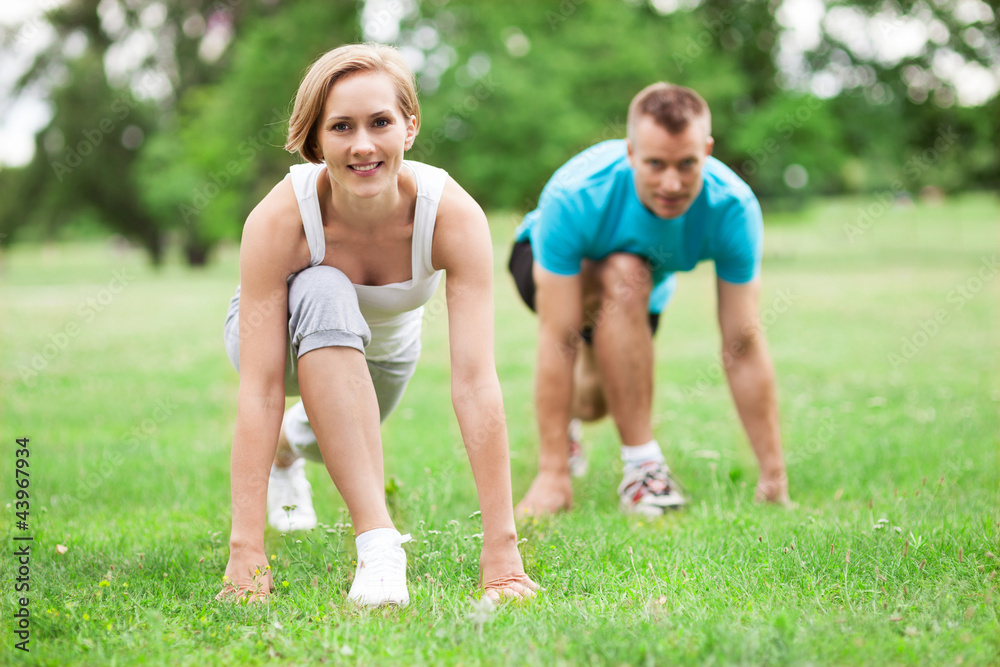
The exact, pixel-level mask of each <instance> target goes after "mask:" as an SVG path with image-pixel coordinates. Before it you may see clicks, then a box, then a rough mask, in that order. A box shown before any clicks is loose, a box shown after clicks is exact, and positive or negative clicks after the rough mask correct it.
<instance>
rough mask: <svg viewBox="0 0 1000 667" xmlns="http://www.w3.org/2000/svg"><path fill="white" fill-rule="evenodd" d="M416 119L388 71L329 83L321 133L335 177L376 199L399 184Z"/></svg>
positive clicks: (355, 193) (363, 196)
mask: <svg viewBox="0 0 1000 667" xmlns="http://www.w3.org/2000/svg"><path fill="white" fill-rule="evenodd" d="M416 125H417V121H416V117H414V116H409V117H406V116H404V115H403V112H402V111H401V110H400V108H399V103H398V102H397V100H396V88H395V86H394V85H393V82H392V79H390V78H389V77H388V75H386V74H384V73H382V72H362V73H358V74H352V75H350V76H348V77H346V78H344V79H341V80H340V81H338V82H337V83H335V84H334V85H333V87H332V88H331V89H330V93H329V95H327V98H326V103H325V104H324V105H323V113H322V115H321V116H320V124H319V128H318V131H317V134H316V139H317V141H318V143H319V152H320V153H321V154H322V156H323V159H324V161H325V162H326V168H327V171H328V172H329V173H330V176H331V177H332V178H333V180H334V181H335V182H336V183H338V184H339V185H340V186H341V187H342V188H343V189H344V190H346V191H347V192H348V193H349V194H351V195H352V196H354V197H357V198H359V199H372V198H374V197H377V196H379V195H380V194H382V193H384V192H387V191H389V189H390V188H395V187H396V179H397V177H398V175H399V170H400V169H401V168H402V165H403V152H404V151H405V150H407V149H408V148H410V146H412V145H413V139H414V137H416V134H417V131H416Z"/></svg>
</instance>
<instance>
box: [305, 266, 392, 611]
mask: <svg viewBox="0 0 1000 667" xmlns="http://www.w3.org/2000/svg"><path fill="white" fill-rule="evenodd" d="M288 305H289V322H288V329H289V334H290V336H291V347H292V350H293V352H294V353H295V355H296V357H297V359H298V385H299V390H300V392H301V395H302V404H303V406H304V408H305V411H306V412H307V413H308V415H309V426H310V427H311V430H312V432H313V433H314V434H315V437H316V442H317V446H318V448H319V452H320V454H321V455H322V458H323V461H324V463H325V464H326V469H327V471H328V472H329V473H330V477H331V478H332V479H333V482H334V484H336V486H337V489H338V490H339V491H340V495H341V496H342V497H343V498H344V502H345V504H346V505H347V509H348V511H349V512H350V514H351V521H352V523H353V525H354V531H355V534H356V535H357V540H356V542H357V546H358V568H357V571H356V573H355V578H354V582H353V584H352V586H351V591H350V593H349V597H350V598H351V599H352V600H354V601H356V602H358V603H361V604H364V605H371V606H376V605H382V604H406V603H407V602H409V594H408V593H407V590H406V553H405V552H404V551H403V549H402V548H401V546H400V545H401V544H402V542H403V541H404V538H403V537H402V536H401V535H400V534H399V532H398V531H397V530H396V529H395V527H394V526H393V524H392V519H390V518H389V512H388V509H387V508H386V503H385V479H384V474H383V467H382V435H381V430H380V426H381V425H380V420H379V404H378V397H377V396H376V393H375V387H374V385H373V384H372V377H371V374H370V372H369V367H368V364H367V362H366V360H365V355H364V347H365V345H366V344H367V343H368V341H369V339H370V335H371V334H370V331H369V329H368V325H367V323H366V322H365V320H364V318H363V316H362V315H361V310H360V308H359V307H358V302H357V295H356V294H355V291H354V286H353V285H352V284H351V282H350V280H348V278H347V276H345V275H344V274H343V273H342V272H341V271H338V270H337V269H334V268H332V267H328V266H317V267H312V268H309V269H306V270H305V271H302V272H300V273H299V274H298V275H296V277H295V278H294V279H293V280H292V283H291V284H290V285H289V290H288Z"/></svg>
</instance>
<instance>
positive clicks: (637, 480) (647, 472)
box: [624, 463, 670, 501]
mask: <svg viewBox="0 0 1000 667" xmlns="http://www.w3.org/2000/svg"><path fill="white" fill-rule="evenodd" d="M633 474H634V475H635V477H634V478H633V479H631V480H629V481H628V483H627V484H625V485H624V486H625V491H624V493H626V494H628V495H629V496H631V497H632V499H633V501H638V500H639V499H640V498H642V496H644V495H645V494H646V493H652V494H655V495H662V494H665V493H668V492H669V491H670V477H669V476H668V475H667V472H666V471H665V470H664V469H663V468H662V467H661V466H660V465H659V464H655V463H652V464H650V463H646V464H643V465H642V466H640V467H639V468H638V469H637V470H636V471H635V473H633Z"/></svg>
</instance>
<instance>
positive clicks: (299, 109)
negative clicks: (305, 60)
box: [285, 43, 420, 164]
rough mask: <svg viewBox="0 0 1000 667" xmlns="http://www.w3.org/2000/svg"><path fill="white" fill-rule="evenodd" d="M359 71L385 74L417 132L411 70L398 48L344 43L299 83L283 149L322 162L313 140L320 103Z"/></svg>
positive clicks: (417, 107)
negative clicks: (331, 91)
mask: <svg viewBox="0 0 1000 667" xmlns="http://www.w3.org/2000/svg"><path fill="white" fill-rule="evenodd" d="M360 72H381V73H384V74H386V75H387V76H388V77H389V78H390V79H391V80H392V83H393V85H394V86H395V88H396V101H397V102H398V103H399V109H400V111H402V112H403V116H404V117H405V118H409V117H410V116H415V117H416V119H417V131H418V132H419V131H420V104H419V103H418V102H417V88H416V85H415V84H414V81H413V72H411V71H410V68H409V66H407V64H406V61H405V60H403V56H402V55H400V53H399V51H398V50H397V49H396V48H394V47H392V46H387V45H385V44H374V43H367V44H345V45H344V46H340V47H338V48H336V49H333V50H332V51H327V52H326V53H324V54H323V55H322V56H320V57H319V59H318V60H317V61H316V62H315V63H313V65H312V67H310V68H309V71H308V72H306V75H305V77H304V78H303V79H302V83H301V84H299V90H298V92H297V93H296V94H295V105H294V107H293V108H292V117H291V118H290V119H289V121H288V141H286V142H285V150H286V151H288V152H289V153H296V152H297V153H299V155H301V156H302V157H303V158H305V159H306V160H308V161H309V162H312V163H315V164H319V163H320V162H322V161H323V156H322V155H321V154H320V153H319V143H318V142H317V141H316V134H317V129H318V126H319V121H320V116H321V115H322V114H323V105H324V104H325V103H326V98H327V96H329V94H330V89H331V88H333V85H334V84H335V83H337V82H338V81H340V80H341V79H343V78H345V77H348V76H351V75H352V74H357V73H360Z"/></svg>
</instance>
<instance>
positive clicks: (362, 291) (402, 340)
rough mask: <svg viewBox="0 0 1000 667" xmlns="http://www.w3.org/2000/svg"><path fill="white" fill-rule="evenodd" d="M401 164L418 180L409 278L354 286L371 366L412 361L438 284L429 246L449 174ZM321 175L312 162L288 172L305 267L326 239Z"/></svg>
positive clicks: (320, 254)
mask: <svg viewBox="0 0 1000 667" xmlns="http://www.w3.org/2000/svg"><path fill="white" fill-rule="evenodd" d="M403 164H404V165H406V166H407V167H409V169H410V171H411V172H413V175H414V176H415V177H416V181H417V206H416V210H415V211H414V214H413V243H412V249H411V255H410V257H411V263H412V267H413V274H412V276H411V277H410V279H409V280H407V281H404V282H401V283H391V284H389V285H377V286H372V285H357V284H356V285H354V291H355V292H357V295H358V305H359V306H361V314H362V315H364V317H365V321H366V322H367V323H368V327H369V328H370V329H371V333H372V337H371V342H370V343H369V344H368V347H367V348H365V357H366V358H367V359H370V360H371V361H385V360H388V359H394V358H398V357H400V355H401V354H402V353H406V355H405V356H406V357H407V358H408V359H412V358H414V355H415V354H419V350H420V348H419V344H420V329H421V322H422V317H423V310H424V309H423V305H424V304H425V303H427V301H428V299H430V298H431V297H432V296H433V295H434V292H435V291H436V290H437V287H438V283H439V282H440V281H441V271H435V270H434V267H433V266H432V265H431V247H432V245H433V242H434V223H435V221H436V220H437V209H438V203H439V202H440V201H441V193H442V192H443V191H444V184H445V180H446V179H447V177H448V173H447V172H446V171H444V170H443V169H438V168H437V167H432V166H430V165H427V164H423V163H422V162H412V161H410V160H404V161H403ZM325 170H326V165H324V164H312V163H307V164H297V165H294V166H293V167H292V168H291V169H290V170H289V174H290V175H291V179H292V188H293V189H294V190H295V198H296V199H298V202H299V212H300V213H301V214H302V226H303V227H304V228H305V232H306V241H307V242H308V243H309V254H310V260H309V266H316V265H317V264H320V263H321V262H322V261H323V258H324V257H325V256H326V236H325V235H324V233H323V218H322V215H321V213H320V208H319V197H318V196H317V194H316V182H317V180H318V178H319V176H320V174H322V173H324V172H325ZM413 346H417V347H415V348H414V347H413Z"/></svg>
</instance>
